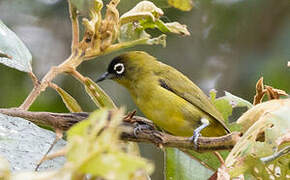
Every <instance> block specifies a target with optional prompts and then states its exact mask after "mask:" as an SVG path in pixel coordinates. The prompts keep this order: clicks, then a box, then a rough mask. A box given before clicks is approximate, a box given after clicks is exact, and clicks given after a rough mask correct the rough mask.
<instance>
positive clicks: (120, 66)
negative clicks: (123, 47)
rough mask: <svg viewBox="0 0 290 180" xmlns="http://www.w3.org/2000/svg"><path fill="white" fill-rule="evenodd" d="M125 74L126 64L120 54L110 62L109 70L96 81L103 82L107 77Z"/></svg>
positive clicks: (112, 77) (111, 77)
mask: <svg viewBox="0 0 290 180" xmlns="http://www.w3.org/2000/svg"><path fill="white" fill-rule="evenodd" d="M124 74H125V64H124V62H123V61H122V56H118V57H116V58H114V59H113V60H112V61H111V62H110V64H109V66H108V69H107V72H105V73H104V74H103V75H102V76H100V77H99V79H97V80H96V82H101V81H103V80H105V79H114V78H116V77H120V76H122V75H124Z"/></svg>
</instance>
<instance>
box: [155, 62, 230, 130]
mask: <svg viewBox="0 0 290 180" xmlns="http://www.w3.org/2000/svg"><path fill="white" fill-rule="evenodd" d="M164 66H166V68H164V69H165V70H164V71H159V72H155V74H156V75H157V77H158V81H159V84H160V86H162V87H163V88H165V89H167V90H168V91H171V92H173V93H174V94H176V95H178V96H179V97H181V98H183V99H185V100H186V101H188V102H189V103H191V104H193V105H194V106H196V107H198V108H200V110H202V111H203V112H205V113H206V114H208V115H210V116H211V117H213V118H214V119H216V120H217V121H219V122H220V123H221V124H223V126H224V127H225V129H227V128H226V126H225V124H224V119H223V117H222V114H221V113H220V112H219V111H218V110H217V109H216V108H215V107H214V105H213V104H212V103H211V102H210V99H209V97H207V96H206V95H205V94H204V92H203V91H202V90H201V89H200V88H199V87H198V86H196V85H195V84H194V83H193V82H192V81H191V80H189V79H188V78H187V77H186V76H184V75H183V74H181V73H180V72H178V71H177V70H176V69H174V68H172V67H170V66H167V65H165V64H164ZM162 69H163V68H162ZM227 130H228V129H227Z"/></svg>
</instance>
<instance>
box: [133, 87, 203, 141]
mask: <svg viewBox="0 0 290 180" xmlns="http://www.w3.org/2000/svg"><path fill="white" fill-rule="evenodd" d="M139 98H140V97H139ZM144 98H146V99H139V100H138V99H137V100H136V104H137V106H138V107H139V108H140V110H141V111H142V112H143V113H144V115H145V116H146V117H147V118H149V119H150V120H152V121H153V122H154V123H155V124H156V125H157V126H159V127H160V128H162V129H164V130H166V131H167V132H169V133H171V134H174V135H178V136H188V137H190V136H192V135H193V131H194V129H195V128H197V127H198V126H199V125H200V118H201V117H200V116H199V112H197V111H198V110H197V109H196V108H195V107H194V106H193V105H191V104H190V103H188V102H187V101H185V100H184V99H182V98H179V97H178V96H172V95H167V94H166V93H163V94H162V97H160V93H154V92H152V93H151V94H150V96H145V97H144ZM141 102H142V104H141ZM185 111H189V112H191V115H189V116H190V120H189V119H188V118H187V119H186V118H185V116H184V113H186V112H185ZM195 112H196V113H195ZM195 114H196V115H195Z"/></svg>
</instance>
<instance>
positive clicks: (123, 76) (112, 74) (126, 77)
mask: <svg viewBox="0 0 290 180" xmlns="http://www.w3.org/2000/svg"><path fill="white" fill-rule="evenodd" d="M155 63H156V59H155V58H154V57H153V56H151V55H149V54H148V53H146V52H142V51H131V52H127V53H124V54H122V55H119V56H117V57H115V58H114V59H113V60H112V61H111V62H110V64H109V66H108V68H107V72H105V73H104V74H103V75H102V76H100V77H99V79H97V80H96V82H100V81H103V80H105V79H112V80H114V81H116V82H118V83H119V84H121V85H123V86H125V87H130V85H132V83H136V82H137V81H138V80H141V79H143V78H145V77H146V76H147V75H148V73H151V72H152V70H153V68H154V67H155V65H154V64H155Z"/></svg>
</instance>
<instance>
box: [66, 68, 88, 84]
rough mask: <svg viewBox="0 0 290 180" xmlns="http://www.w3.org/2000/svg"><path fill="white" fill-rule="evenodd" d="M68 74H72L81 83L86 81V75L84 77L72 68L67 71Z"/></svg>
mask: <svg viewBox="0 0 290 180" xmlns="http://www.w3.org/2000/svg"><path fill="white" fill-rule="evenodd" d="M69 74H70V75H72V76H73V77H74V78H76V79H77V80H79V81H80V82H81V83H84V82H85V81H86V77H84V76H83V75H81V74H80V73H79V72H78V71H77V70H75V69H74V70H72V71H70V72H69Z"/></svg>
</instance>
